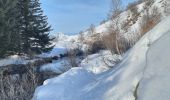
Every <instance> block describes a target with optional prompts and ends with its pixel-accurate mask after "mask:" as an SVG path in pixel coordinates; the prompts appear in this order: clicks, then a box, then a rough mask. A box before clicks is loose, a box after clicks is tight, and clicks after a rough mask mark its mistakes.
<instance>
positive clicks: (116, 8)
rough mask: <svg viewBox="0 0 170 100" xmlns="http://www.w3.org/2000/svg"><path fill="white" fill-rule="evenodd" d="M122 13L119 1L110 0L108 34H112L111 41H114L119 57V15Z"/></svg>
mask: <svg viewBox="0 0 170 100" xmlns="http://www.w3.org/2000/svg"><path fill="white" fill-rule="evenodd" d="M121 12H122V2H121V0H112V8H111V14H110V19H111V21H112V24H111V25H110V26H109V34H113V35H112V36H114V37H113V39H115V46H116V52H117V53H118V54H119V55H121V51H120V48H119V39H120V27H119V26H120V25H119V24H120V14H121Z"/></svg>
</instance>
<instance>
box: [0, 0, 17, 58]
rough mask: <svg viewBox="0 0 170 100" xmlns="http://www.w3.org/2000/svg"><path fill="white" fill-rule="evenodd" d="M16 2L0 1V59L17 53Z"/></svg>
mask: <svg viewBox="0 0 170 100" xmlns="http://www.w3.org/2000/svg"><path fill="white" fill-rule="evenodd" d="M16 4H17V0H12V1H11V0H0V57H4V56H6V55H11V54H15V53H17V51H18V44H19V40H20V39H19V29H18V20H17V16H18V15H17V8H16Z"/></svg>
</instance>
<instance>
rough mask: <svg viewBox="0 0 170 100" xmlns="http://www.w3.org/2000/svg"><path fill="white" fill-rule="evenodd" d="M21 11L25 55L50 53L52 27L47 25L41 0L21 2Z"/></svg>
mask: <svg viewBox="0 0 170 100" xmlns="http://www.w3.org/2000/svg"><path fill="white" fill-rule="evenodd" d="M18 5H19V9H20V12H21V13H20V14H21V15H20V16H21V18H20V19H21V21H20V24H21V25H22V28H21V37H22V45H21V46H22V51H23V53H26V54H30V53H36V54H39V53H42V52H48V51H50V50H51V49H52V48H53V46H51V42H50V41H51V40H52V39H50V38H49V32H50V31H51V26H49V25H48V23H47V17H46V16H44V15H43V11H42V9H41V7H40V3H39V0H19V3H18Z"/></svg>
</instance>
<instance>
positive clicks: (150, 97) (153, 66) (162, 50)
mask: <svg viewBox="0 0 170 100" xmlns="http://www.w3.org/2000/svg"><path fill="white" fill-rule="evenodd" d="M169 42H170V31H168V32H167V33H166V34H165V35H164V36H162V37H161V38H160V39H159V40H158V41H156V42H155V43H154V44H153V45H151V47H150V49H149V50H148V52H147V53H148V55H147V59H148V60H147V66H146V69H145V72H144V77H143V79H142V81H141V82H140V87H139V100H169V99H170V95H169V94H170V85H169V84H170V77H169V76H170V73H169V72H170V62H169V59H170V53H169V50H170V44H169Z"/></svg>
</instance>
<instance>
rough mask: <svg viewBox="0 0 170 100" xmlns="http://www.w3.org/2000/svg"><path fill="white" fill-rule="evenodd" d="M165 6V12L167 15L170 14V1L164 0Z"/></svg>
mask: <svg viewBox="0 0 170 100" xmlns="http://www.w3.org/2000/svg"><path fill="white" fill-rule="evenodd" d="M163 6H164V13H165V14H166V15H169V14H170V1H168V0H166V1H164V2H163Z"/></svg>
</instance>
